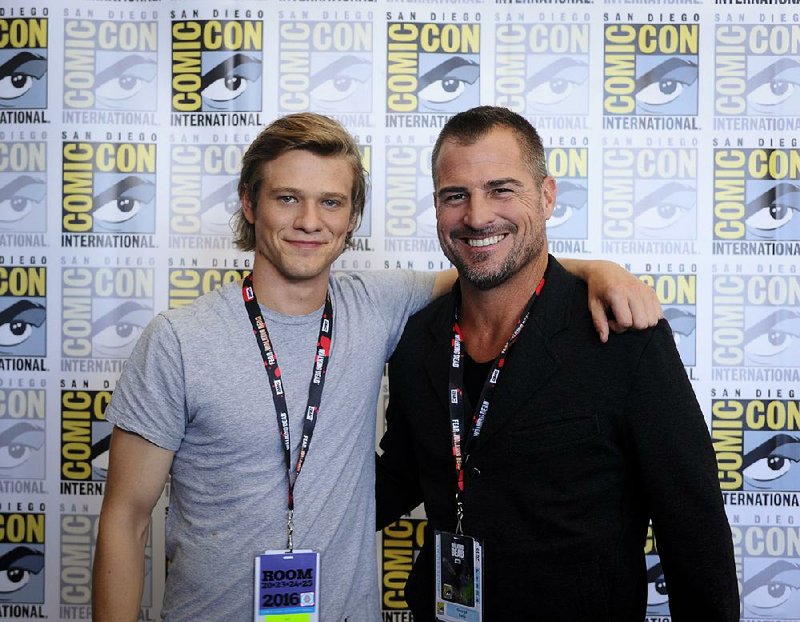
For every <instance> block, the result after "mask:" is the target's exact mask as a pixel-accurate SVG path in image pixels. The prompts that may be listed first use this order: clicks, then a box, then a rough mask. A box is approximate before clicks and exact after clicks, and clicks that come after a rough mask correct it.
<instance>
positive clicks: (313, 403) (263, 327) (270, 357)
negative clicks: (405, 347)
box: [242, 274, 333, 551]
mask: <svg viewBox="0 0 800 622" xmlns="http://www.w3.org/2000/svg"><path fill="white" fill-rule="evenodd" d="M242 299H243V300H244V306H245V307H246V308H247V314H248V315H249V316H250V323H251V324H252V325H253V334H254V335H255V338H256V342H257V343H258V348H259V351H260V352H261V357H262V359H263V360H264V369H265V370H266V372H267V376H268V377H269V386H270V389H271V390H272V399H273V402H274V403H275V413H276V415H277V418H278V431H279V432H280V436H281V443H282V444H283V458H284V463H285V464H286V479H287V481H288V484H289V496H288V502H287V506H288V510H289V518H288V521H287V524H286V528H287V532H288V545H287V547H288V549H289V550H290V551H291V550H292V549H293V542H292V532H293V529H294V524H293V522H292V518H293V516H294V485H295V482H296V481H297V477H298V475H300V470H301V469H302V468H303V463H304V462H305V459H306V455H307V454H308V446H309V445H310V444H311V437H312V436H313V435H314V427H315V426H316V425H317V415H318V414H319V405H320V403H321V401H322V388H323V386H324V384H325V373H326V371H327V369H328V360H329V359H330V355H331V335H332V334H333V305H332V304H331V298H330V296H329V295H327V294H326V295H325V310H324V311H323V312H322V320H321V321H320V326H319V338H318V339H317V351H316V354H315V355H314V370H313V373H312V375H311V383H310V384H309V387H308V404H307V406H306V415H305V417H304V418H303V438H302V440H301V441H300V454H299V455H298V456H297V464H296V465H295V467H294V477H292V472H291V471H292V467H291V463H292V444H291V441H290V438H289V408H288V407H287V405H286V395H285V393H284V389H283V380H282V377H281V370H280V367H278V358H277V356H276V355H275V350H274V349H273V346H272V342H271V341H270V339H269V333H268V332H267V323H266V321H265V320H264V316H263V315H262V313H261V307H259V306H258V300H256V293H255V291H254V290H253V277H252V275H251V274H248V275H247V276H246V277H245V279H244V282H243V283H242Z"/></svg>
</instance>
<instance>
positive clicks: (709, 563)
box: [377, 106, 739, 622]
mask: <svg viewBox="0 0 800 622" xmlns="http://www.w3.org/2000/svg"><path fill="white" fill-rule="evenodd" d="M432 160H433V176H434V180H435V181H434V185H435V194H434V199H435V204H436V217H437V229H438V234H439V241H440V243H441V245H442V248H443V249H444V253H445V255H446V256H447V257H448V259H450V261H451V262H452V263H453V265H455V266H456V268H457V269H458V274H459V278H458V284H457V286H456V287H455V288H454V289H453V291H452V292H451V293H450V294H449V295H446V296H444V297H442V298H439V299H437V300H435V301H434V302H433V303H431V305H429V306H428V307H427V308H426V309H424V310H423V311H422V312H420V313H418V314H417V315H415V316H413V317H412V318H411V319H410V320H409V322H408V325H407V327H406V330H405V332H404V335H403V337H402V339H401V341H400V343H399V345H398V347H397V349H396V351H395V354H394V355H393V357H392V359H391V360H390V363H389V383H390V387H389V388H390V392H391V395H390V403H389V408H388V411H387V416H386V419H387V431H386V434H385V436H384V437H383V439H382V441H381V447H382V448H383V454H382V455H381V456H380V458H379V459H378V463H377V501H378V506H377V507H378V526H379V527H382V526H383V525H386V524H388V523H389V522H391V521H392V520H395V519H396V518H397V517H399V516H400V515H401V514H403V513H405V512H408V511H410V510H411V509H413V508H414V507H416V506H417V505H418V504H419V503H420V502H424V504H425V511H426V515H427V518H428V525H427V528H426V532H425V544H424V547H423V549H422V551H421V552H420V554H419V557H418V558H417V560H416V562H415V563H414V567H413V570H412V572H411V576H410V578H409V581H408V585H407V586H406V590H405V596H406V600H407V602H408V603H409V605H410V606H411V609H412V611H413V613H414V620H416V621H417V622H427V621H429V620H434V619H441V620H462V619H469V620H478V619H483V620H489V621H494V620H525V621H526V622H531V621H533V622H535V621H542V622H558V621H562V620H563V621H565V622H566V621H569V622H583V621H585V622H603V621H608V622H612V621H613V622H640V621H641V620H643V619H644V617H645V608H646V603H647V574H646V567H645V559H644V546H645V538H646V535H647V529H648V523H649V521H650V520H652V525H653V529H654V532H655V538H656V542H657V547H658V552H659V554H660V556H661V563H662V566H663V568H664V573H665V578H666V582H667V588H668V590H669V600H670V608H671V612H672V616H673V620H676V622H677V621H679V620H684V621H697V620H703V621H704V622H710V621H717V622H723V621H724V622H733V621H735V620H738V612H739V600H738V593H737V579H736V568H735V565H734V559H733V546H732V539H731V531H730V528H729V526H728V522H727V519H726V516H725V510H724V507H723V503H722V496H721V494H720V489H719V483H718V481H717V467H716V460H715V456H714V451H713V448H712V445H711V441H710V437H709V434H708V429H707V427H706V424H705V421H704V418H703V414H702V412H701V410H700V407H699V405H698V404H697V401H696V399H695V396H694V393H693V391H692V387H691V384H690V382H689V380H688V378H687V377H686V373H685V371H684V369H683V365H682V364H681V361H680V358H679V356H678V353H677V350H676V348H675V343H674V340H673V337H672V334H671V331H670V328H669V325H668V324H667V323H666V321H664V320H662V321H660V322H659V323H658V325H657V326H656V327H654V328H652V329H648V330H645V331H642V332H635V333H627V334H624V335H619V336H615V337H613V338H612V339H611V340H610V341H609V343H607V344H605V345H601V344H600V343H598V342H597V340H596V339H595V337H594V331H593V330H592V320H591V318H590V316H589V313H588V311H587V291H586V287H585V285H584V284H583V283H582V282H580V281H578V280H577V279H575V278H574V277H573V276H572V275H570V274H569V273H568V272H567V271H565V270H564V268H563V267H562V266H561V265H560V264H559V263H558V262H557V261H556V260H555V259H554V258H553V257H550V256H548V254H547V240H546V235H545V221H546V220H547V219H548V218H549V217H550V215H551V213H552V210H553V206H554V204H555V198H556V182H555V180H554V179H553V178H552V177H550V176H549V175H548V174H547V170H546V168H545V160H544V151H543V148H542V143H541V140H540V139H539V136H538V134H537V132H536V130H535V129H534V128H533V127H532V126H531V125H530V124H529V123H528V122H527V121H526V120H525V119H524V118H522V117H521V116H520V115H518V114H516V113H513V112H511V111H509V110H507V109H505V108H497V107H491V106H484V107H479V108H476V109H473V110H469V111H467V112H463V113H460V114H457V115H455V116H454V117H452V118H451V119H450V120H449V121H448V123H447V124H446V125H445V127H444V128H443V130H442V132H441V134H440V135H439V138H438V140H437V142H436V145H435V147H434V150H433V158H432ZM478 552H479V553H480V554H478ZM470 556H472V557H470ZM467 558H471V559H472V560H473V561H474V565H475V568H470V566H469V564H466V563H464V561H463V560H465V559H467ZM459 566H460V567H461V570H454V568H456V567H459ZM464 574H466V575H467V579H468V581H469V582H470V586H471V589H469V590H468V591H467V592H466V593H467V595H468V597H469V598H470V599H472V600H468V599H465V598H463V594H464V593H465V591H464V589H463V583H464V581H465V578H464V576H463V575H464ZM455 586H461V587H460V594H462V597H461V599H460V600H459V599H458V598H457V596H458V594H457V592H456V590H455ZM480 614H482V616H483V617H482V618H480V617H479V616H480Z"/></svg>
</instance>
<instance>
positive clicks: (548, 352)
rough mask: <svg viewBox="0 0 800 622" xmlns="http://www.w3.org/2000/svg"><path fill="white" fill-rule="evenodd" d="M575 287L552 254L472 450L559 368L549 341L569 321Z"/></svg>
mask: <svg viewBox="0 0 800 622" xmlns="http://www.w3.org/2000/svg"><path fill="white" fill-rule="evenodd" d="M574 287H575V278H574V277H573V276H572V275H570V274H569V273H568V272H566V270H564V268H563V267H561V264H559V263H558V262H556V261H555V259H553V258H552V257H551V258H550V263H549V267H548V272H547V281H546V282H545V287H544V291H543V292H542V295H541V296H540V297H539V298H538V299H537V300H536V302H535V303H534V304H533V307H532V309H531V315H530V317H529V318H528V322H527V323H526V324H525V328H523V330H522V333H521V334H520V337H519V339H518V340H517V342H516V343H515V344H514V345H513V346H512V348H511V351H510V353H509V356H508V360H507V362H506V365H505V367H504V368H503V370H502V372H501V373H500V378H499V380H498V385H497V390H496V391H495V392H494V397H493V398H492V400H491V402H490V403H489V411H488V412H487V413H486V419H485V420H484V424H483V428H482V429H481V434H480V436H479V437H478V438H477V439H476V440H475V441H474V446H473V447H472V448H471V450H473V451H474V450H476V449H478V448H480V447H481V446H483V445H485V444H486V443H488V442H489V441H490V439H491V438H492V437H493V436H494V435H495V434H497V433H498V432H500V431H501V430H502V429H503V428H504V427H505V426H506V425H508V423H509V422H510V421H512V420H513V419H514V418H515V417H517V416H519V414H520V413H522V412H523V411H524V406H525V404H526V402H528V401H529V400H530V399H531V397H532V396H533V395H534V394H535V393H536V392H537V391H539V390H540V389H541V388H542V387H543V386H545V384H546V383H547V381H548V380H549V378H550V377H551V376H552V375H553V374H554V373H555V372H556V370H557V369H558V365H559V364H558V359H557V357H556V356H555V354H554V353H553V351H552V349H551V348H550V346H549V340H550V338H551V337H552V336H553V335H555V334H556V333H558V332H560V331H561V330H563V329H564V328H566V326H567V324H568V322H569V308H570V305H571V303H572V297H573V290H574ZM445 386H446V385H445Z"/></svg>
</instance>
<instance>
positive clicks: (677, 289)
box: [637, 265, 697, 367]
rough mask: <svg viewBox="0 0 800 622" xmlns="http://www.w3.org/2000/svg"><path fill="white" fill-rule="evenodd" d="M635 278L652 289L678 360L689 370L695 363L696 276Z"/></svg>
mask: <svg viewBox="0 0 800 622" xmlns="http://www.w3.org/2000/svg"><path fill="white" fill-rule="evenodd" d="M647 267H648V268H649V266H647ZM691 267H692V268H693V269H695V270H696V268H697V266H694V265H693V266H691ZM637 276H638V277H639V280H641V281H642V282H643V283H646V284H647V285H649V286H650V287H652V288H653V289H654V290H655V292H656V295H657V296H658V301H659V302H660V303H661V305H662V306H663V308H664V318H665V319H666V320H667V321H668V322H669V325H670V328H671V329H672V337H673V339H674V340H675V346H676V347H677V349H678V353H679V354H680V357H681V361H682V362H683V364H684V366H686V367H693V366H694V365H696V364H697V331H696V329H697V275H696V274H658V273H640V274H637Z"/></svg>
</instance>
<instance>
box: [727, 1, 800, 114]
mask: <svg viewBox="0 0 800 622" xmlns="http://www.w3.org/2000/svg"><path fill="white" fill-rule="evenodd" d="M715 17H716V21H717V22H722V23H717V24H716V25H715V26H714V113H715V115H716V118H715V120H714V127H715V129H717V130H730V129H738V130H747V129H752V130H757V129H761V130H792V129H794V130H796V129H798V127H800V125H799V124H798V117H800V24H798V23H796V21H797V20H796V19H795V20H794V21H795V23H736V22H734V21H733V19H734V18H732V17H731V16H730V15H727V16H726V15H716V16H715ZM782 17H783V18H784V19H786V18H787V17H788V16H785V15H784V16H782ZM794 17H795V18H796V17H797V16H796V15H795V16H794ZM758 117H761V118H758ZM787 117H790V118H787Z"/></svg>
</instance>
